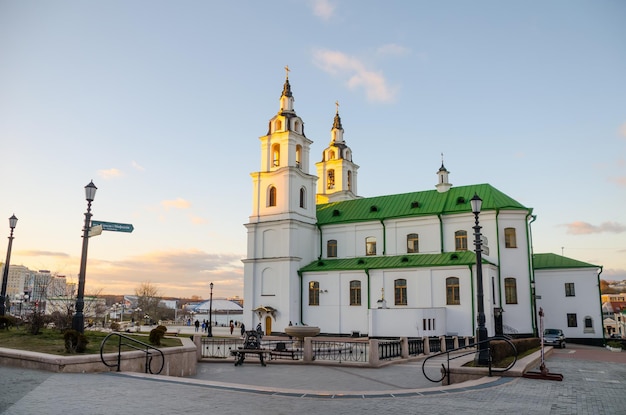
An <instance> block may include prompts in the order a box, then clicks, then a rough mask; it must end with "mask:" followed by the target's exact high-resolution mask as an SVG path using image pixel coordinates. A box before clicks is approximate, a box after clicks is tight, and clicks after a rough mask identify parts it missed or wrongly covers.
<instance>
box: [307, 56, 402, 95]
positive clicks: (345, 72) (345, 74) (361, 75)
mask: <svg viewBox="0 0 626 415" xmlns="http://www.w3.org/2000/svg"><path fill="white" fill-rule="evenodd" d="M313 59H314V63H315V64H316V65H317V66H318V67H319V68H320V69H321V70H323V71H324V72H326V73H329V74H330V75H332V76H335V77H339V78H343V79H345V82H346V85H347V86H348V87H349V88H350V89H358V88H363V89H364V90H365V95H366V97H367V99H368V100H369V101H371V102H384V103H387V102H392V101H393V100H394V99H395V96H396V93H397V90H395V89H392V88H391V87H390V86H389V85H388V84H387V80H386V79H385V77H384V75H383V74H382V73H380V72H375V71H372V70H369V69H367V68H366V66H365V64H363V62H361V61H360V60H359V59H357V58H354V57H352V56H349V55H346V54H345V53H342V52H338V51H333V50H328V49H319V50H316V51H314V53H313Z"/></svg>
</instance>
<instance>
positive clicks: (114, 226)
mask: <svg viewBox="0 0 626 415" xmlns="http://www.w3.org/2000/svg"><path fill="white" fill-rule="evenodd" d="M91 226H92V227H94V226H102V230H103V231H113V232H127V233H130V232H132V231H133V230H134V229H135V228H134V227H133V225H131V224H130V223H115V222H103V221H100V220H92V221H91Z"/></svg>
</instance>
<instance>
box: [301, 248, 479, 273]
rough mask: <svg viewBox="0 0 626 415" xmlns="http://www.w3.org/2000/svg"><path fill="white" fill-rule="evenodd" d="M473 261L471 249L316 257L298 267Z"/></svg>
mask: <svg viewBox="0 0 626 415" xmlns="http://www.w3.org/2000/svg"><path fill="white" fill-rule="evenodd" d="M475 263H476V254H475V253H474V252H473V251H458V252H446V253H443V254H406V255H393V256H365V257H355V258H341V259H339V258H326V259H318V260H316V261H313V262H311V263H310V264H308V265H305V266H304V267H302V268H300V271H301V272H321V271H355V270H365V269H390V268H425V267H445V266H469V265H473V264H475ZM490 263H491V262H489V261H487V260H485V259H484V258H483V264H490Z"/></svg>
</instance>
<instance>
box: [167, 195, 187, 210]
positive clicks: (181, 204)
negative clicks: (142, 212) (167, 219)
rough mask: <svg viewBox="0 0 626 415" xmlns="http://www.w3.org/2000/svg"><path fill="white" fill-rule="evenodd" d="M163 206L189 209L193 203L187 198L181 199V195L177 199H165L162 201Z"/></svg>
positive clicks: (168, 208)
mask: <svg viewBox="0 0 626 415" xmlns="http://www.w3.org/2000/svg"><path fill="white" fill-rule="evenodd" d="M161 206H163V207H164V208H165V210H170V209H189V208H190V207H191V203H190V202H189V201H187V200H185V199H181V198H180V197H179V198H178V199H176V200H163V201H162V202H161Z"/></svg>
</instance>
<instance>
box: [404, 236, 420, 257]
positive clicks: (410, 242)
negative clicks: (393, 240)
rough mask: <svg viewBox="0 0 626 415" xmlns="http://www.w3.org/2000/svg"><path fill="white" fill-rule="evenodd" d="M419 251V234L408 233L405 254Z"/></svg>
mask: <svg viewBox="0 0 626 415" xmlns="http://www.w3.org/2000/svg"><path fill="white" fill-rule="evenodd" d="M419 251H420V247H419V235H418V234H416V233H410V234H408V235H407V236H406V252H407V254H414V253H416V252H419Z"/></svg>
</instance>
